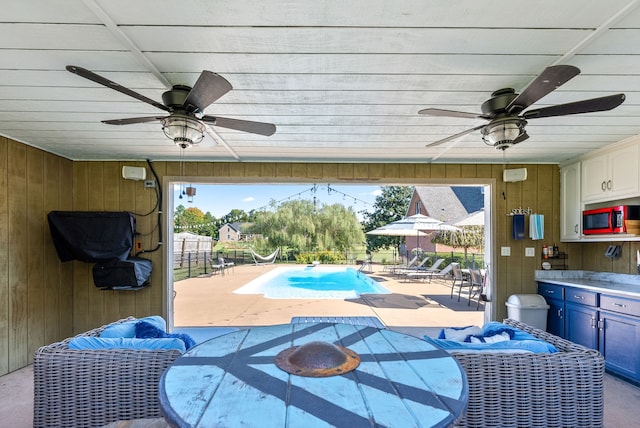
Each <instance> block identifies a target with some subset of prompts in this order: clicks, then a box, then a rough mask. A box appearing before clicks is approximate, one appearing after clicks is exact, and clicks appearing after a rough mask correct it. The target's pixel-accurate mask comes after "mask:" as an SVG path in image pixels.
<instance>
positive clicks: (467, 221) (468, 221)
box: [452, 209, 484, 227]
mask: <svg viewBox="0 0 640 428" xmlns="http://www.w3.org/2000/svg"><path fill="white" fill-rule="evenodd" d="M452 224H453V225H454V226H458V227H464V226H484V209H482V210H478V211H476V212H472V213H471V214H468V215H466V216H465V217H463V218H461V219H459V220H458V221H455V222H453V223H452Z"/></svg>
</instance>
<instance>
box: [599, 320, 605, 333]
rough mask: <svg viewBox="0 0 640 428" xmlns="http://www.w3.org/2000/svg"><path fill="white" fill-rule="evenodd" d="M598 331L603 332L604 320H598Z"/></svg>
mask: <svg viewBox="0 0 640 428" xmlns="http://www.w3.org/2000/svg"><path fill="white" fill-rule="evenodd" d="M598 329H599V330H604V320H603V319H599V320H598Z"/></svg>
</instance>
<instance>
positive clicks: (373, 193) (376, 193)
mask: <svg viewBox="0 0 640 428" xmlns="http://www.w3.org/2000/svg"><path fill="white" fill-rule="evenodd" d="M371 195H372V196H380V195H382V189H376V190H374V191H373V192H371Z"/></svg>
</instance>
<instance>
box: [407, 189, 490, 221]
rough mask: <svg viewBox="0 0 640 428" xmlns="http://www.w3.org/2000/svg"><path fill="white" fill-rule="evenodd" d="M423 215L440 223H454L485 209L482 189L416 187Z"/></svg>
mask: <svg viewBox="0 0 640 428" xmlns="http://www.w3.org/2000/svg"><path fill="white" fill-rule="evenodd" d="M414 189H415V190H414V191H415V193H416V194H417V196H418V197H419V198H420V201H421V202H422V207H423V209H424V210H425V212H423V214H426V215H428V216H430V217H433V218H435V219H437V220H440V221H445V222H453V221H456V220H458V219H460V218H463V217H464V216H466V215H468V214H469V213H472V212H474V211H478V210H480V209H482V208H483V207H484V194H483V193H482V187H478V186H416V187H415V188H414Z"/></svg>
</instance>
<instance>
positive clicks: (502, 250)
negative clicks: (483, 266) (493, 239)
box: [500, 247, 511, 256]
mask: <svg viewBox="0 0 640 428" xmlns="http://www.w3.org/2000/svg"><path fill="white" fill-rule="evenodd" d="M500 255H501V256H510V255H511V247H501V248H500Z"/></svg>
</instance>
